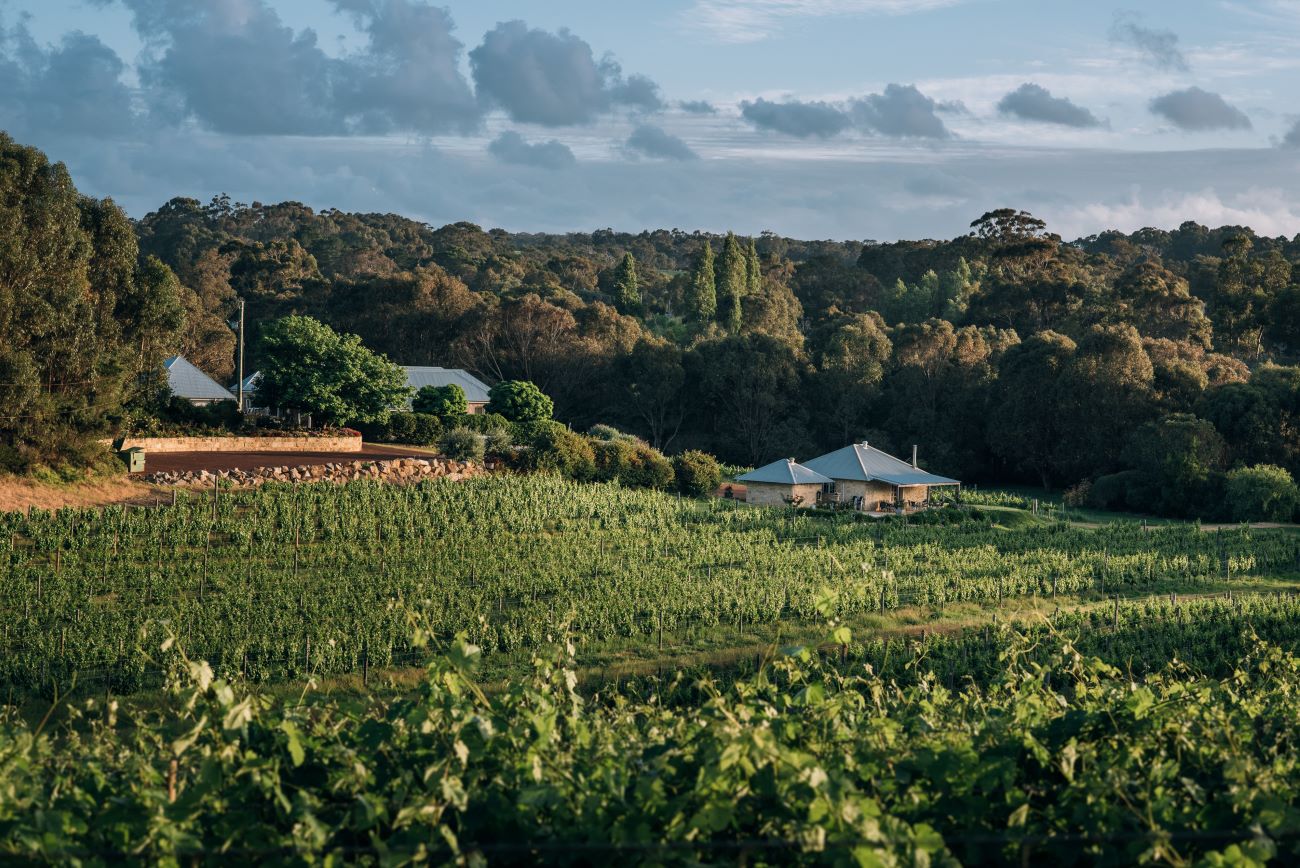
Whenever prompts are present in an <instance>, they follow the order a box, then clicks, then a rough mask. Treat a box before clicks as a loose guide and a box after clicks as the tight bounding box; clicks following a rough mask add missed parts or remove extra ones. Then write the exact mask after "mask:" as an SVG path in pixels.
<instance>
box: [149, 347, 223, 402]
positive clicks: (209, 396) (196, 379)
mask: <svg viewBox="0 0 1300 868" xmlns="http://www.w3.org/2000/svg"><path fill="white" fill-rule="evenodd" d="M163 370H164V371H165V372H166V374H167V385H168V387H169V388H170V389H171V390H172V394H173V395H175V396H176V397H177V398H184V399H185V400H186V401H189V402H190V403H191V404H193V405H194V406H195V407H206V406H208V405H209V404H219V403H221V402H222V401H230V402H231V403H234V402H235V396H234V395H232V394H230V390H228V389H226V388H223V387H222V385H221V384H220V383H218V382H217V381H216V380H214V379H212V378H211V377H209V376H208V375H207V374H205V373H203V372H202V371H200V370H199V369H198V368H196V367H194V365H192V364H190V362H189V361H187V360H186V358H185V357H184V356H172V357H171V358H170V359H168V360H167V361H165V362H163Z"/></svg>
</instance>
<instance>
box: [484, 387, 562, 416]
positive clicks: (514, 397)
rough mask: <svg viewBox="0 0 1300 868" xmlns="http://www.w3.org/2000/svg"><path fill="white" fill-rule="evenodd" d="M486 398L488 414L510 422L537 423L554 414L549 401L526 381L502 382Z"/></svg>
mask: <svg viewBox="0 0 1300 868" xmlns="http://www.w3.org/2000/svg"><path fill="white" fill-rule="evenodd" d="M488 397H489V398H490V399H491V400H490V401H489V403H488V406H487V409H488V412H489V413H500V414H501V415H502V416H505V417H506V418H507V419H509V420H510V421H511V422H539V421H541V420H543V419H549V418H551V415H552V414H553V413H554V412H555V405H554V404H553V403H552V401H551V399H550V398H548V397H547V396H546V395H544V394H542V390H541V389H539V388H537V387H536V386H534V385H533V384H532V383H530V382H528V381H527V380H502V381H501V382H500V383H497V384H496V385H495V386H493V387H492V388H491V390H490V391H489V392H488Z"/></svg>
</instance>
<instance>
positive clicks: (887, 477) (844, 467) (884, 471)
mask: <svg viewBox="0 0 1300 868" xmlns="http://www.w3.org/2000/svg"><path fill="white" fill-rule="evenodd" d="M806 466H807V467H808V468H809V469H810V470H815V471H817V472H818V473H822V474H825V475H826V476H829V477H830V478H832V479H843V480H851V481H856V482H873V481H876V480H879V481H880V482H888V483H889V484H890V485H960V484H961V483H959V482H958V481H957V480H955V479H949V478H948V477H946V476H936V475H935V474H933V473H926V472H925V471H924V470H921V469H920V468H918V467H913V466H912V465H910V464H908V463H907V462H906V461H902V460H900V459H898V458H895V457H894V456H892V455H888V454H886V453H884V452H881V451H880V450H879V449H876V448H875V447H873V446H869V445H868V444H866V443H854V444H853V445H852V446H845V447H844V448H843V449H836V450H835V451H834V452H830V453H828V454H826V455H822V456H821V457H819V458H813V459H812V460H810V461H808V462H807V465H806Z"/></svg>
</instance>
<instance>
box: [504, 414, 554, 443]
mask: <svg viewBox="0 0 1300 868" xmlns="http://www.w3.org/2000/svg"><path fill="white" fill-rule="evenodd" d="M567 430H568V428H566V427H565V426H564V425H561V424H560V423H559V422H555V421H553V420H551V419H541V420H538V421H534V422H511V423H510V424H509V431H510V436H511V437H512V438H513V439H514V441H515V444H516V445H518V446H532V445H533V443H534V442H535V441H536V440H537V439H538V438H539V437H544V436H545V437H549V436H550V435H551V433H552V432H554V431H567Z"/></svg>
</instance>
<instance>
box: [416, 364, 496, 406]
mask: <svg viewBox="0 0 1300 868" xmlns="http://www.w3.org/2000/svg"><path fill="white" fill-rule="evenodd" d="M403 368H404V369H405V371H406V385H408V386H410V387H411V388H412V389H415V390H416V391H417V392H418V391H419V390H420V389H422V388H424V387H425V386H450V385H452V384H453V383H454V384H455V385H457V386H460V387H461V389H463V390H464V391H465V400H466V401H469V402H470V403H471V404H486V403H487V402H488V400H489V398H488V387H487V384H486V383H484V382H483V381H482V380H479V379H477V378H475V377H474V376H472V375H471V374H469V373H468V372H467V371H462V370H460V369H459V368H426V367H418V366H411V365H404V366H403Z"/></svg>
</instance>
